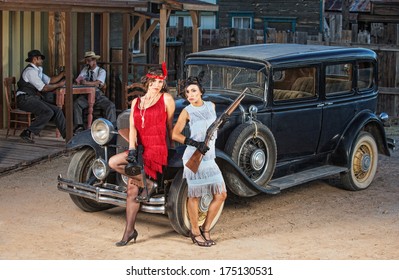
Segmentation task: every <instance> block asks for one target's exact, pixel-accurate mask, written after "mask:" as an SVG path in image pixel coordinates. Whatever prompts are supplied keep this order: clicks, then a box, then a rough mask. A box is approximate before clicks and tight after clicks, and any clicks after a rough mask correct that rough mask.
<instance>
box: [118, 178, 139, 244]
mask: <svg viewBox="0 0 399 280" xmlns="http://www.w3.org/2000/svg"><path fill="white" fill-rule="evenodd" d="M138 192H139V187H138V186H136V185H135V184H133V179H131V178H129V181H128V186H127V198H126V227H125V232H124V233H123V238H122V240H123V241H126V240H127V239H128V237H129V236H130V235H131V234H132V233H133V231H134V226H135V224H136V217H137V213H138V212H139V209H140V203H138V202H137V201H136V197H137V194H138Z"/></svg>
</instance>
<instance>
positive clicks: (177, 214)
mask: <svg viewBox="0 0 399 280" xmlns="http://www.w3.org/2000/svg"><path fill="white" fill-rule="evenodd" d="M187 193H188V186H187V182H186V180H185V179H183V169H181V170H179V172H178V173H177V174H176V176H175V178H174V180H173V182H172V185H171V186H170V189H169V192H168V197H167V207H166V208H167V214H168V217H169V221H170V223H171V225H172V227H173V229H174V230H175V231H176V232H178V233H180V234H182V235H185V236H188V235H189V232H190V219H189V216H188V211H187ZM212 199H213V196H212V194H210V195H204V196H202V197H201V198H200V201H199V209H198V224H199V225H200V226H201V225H202V224H203V223H204V222H205V219H206V217H207V214H208V208H209V204H210V203H211V201H212ZM223 205H224V204H222V206H221V207H220V209H219V211H218V213H217V214H216V216H215V218H214V220H213V221H212V225H211V229H212V228H213V227H214V226H215V225H216V223H217V221H218V220H219V217H220V215H221V214H222V210H223Z"/></svg>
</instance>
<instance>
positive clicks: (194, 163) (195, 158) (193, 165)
mask: <svg viewBox="0 0 399 280" xmlns="http://www.w3.org/2000/svg"><path fill="white" fill-rule="evenodd" d="M247 90H248V88H245V89H244V90H243V91H242V92H241V94H240V95H239V96H238V97H237V98H236V99H235V100H234V101H233V103H231V104H230V106H229V107H228V108H227V109H226V111H224V112H223V113H222V114H221V115H220V116H219V117H218V118H217V119H216V120H215V121H214V122H213V123H212V124H211V125H210V126H209V127H208V129H207V130H206V136H205V140H204V142H205V144H206V145H208V143H209V141H210V140H211V139H212V136H213V134H214V133H215V131H216V130H217V129H218V128H219V127H220V126H221V125H222V124H224V123H225V122H226V121H227V119H228V118H229V117H230V115H231V114H232V113H233V112H234V110H235V109H236V108H237V107H238V105H239V104H240V102H241V100H243V98H244V97H245V92H246V91H247ZM203 157H204V155H203V154H202V153H201V152H200V151H198V149H197V150H195V152H194V154H193V155H192V156H191V158H190V159H189V160H188V161H187V162H186V166H187V167H188V168H189V169H190V170H191V171H192V172H194V173H197V171H198V167H199V165H200V163H201V161H202V158H203Z"/></svg>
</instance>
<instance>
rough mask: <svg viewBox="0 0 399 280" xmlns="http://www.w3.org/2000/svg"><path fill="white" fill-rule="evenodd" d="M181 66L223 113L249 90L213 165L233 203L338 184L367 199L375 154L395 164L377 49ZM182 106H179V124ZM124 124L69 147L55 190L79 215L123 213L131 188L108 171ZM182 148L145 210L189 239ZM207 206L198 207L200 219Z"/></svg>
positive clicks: (244, 55)
mask: <svg viewBox="0 0 399 280" xmlns="http://www.w3.org/2000/svg"><path fill="white" fill-rule="evenodd" d="M185 67H186V75H187V76H190V75H198V74H199V73H200V72H202V71H204V73H205V76H204V80H203V85H204V87H205V89H206V93H205V96H204V99H206V100H210V101H212V102H214V103H215V104H216V109H217V111H218V114H220V113H221V112H223V111H224V110H225V109H226V108H227V107H228V106H229V105H230V104H231V102H232V101H233V100H234V99H235V98H236V97H237V96H238V95H239V94H240V93H241V92H242V91H243V90H244V89H245V88H248V89H249V90H248V91H247V93H246V96H245V98H244V99H243V100H242V102H241V104H240V106H239V107H238V109H236V110H235V111H234V113H233V114H232V115H231V117H230V118H229V121H228V122H227V123H226V124H225V125H224V126H223V127H222V128H221V129H219V131H218V138H217V143H216V147H217V162H218V164H219V166H220V168H221V170H222V173H223V176H224V178H225V180H226V185H227V187H228V189H229V190H230V191H231V192H232V193H234V194H235V195H238V196H241V197H251V196H254V195H256V194H259V193H267V194H278V193H279V192H280V191H281V190H283V189H286V188H289V187H292V186H297V185H299V184H303V183H305V182H309V181H311V180H315V179H320V178H327V177H329V176H335V177H339V178H340V183H339V184H338V185H339V186H341V187H343V188H345V189H348V190H352V191H357V190H364V189H366V188H367V187H368V186H369V185H370V184H371V182H372V181H373V178H374V176H375V174H376V171H377V163H378V154H379V153H380V154H384V155H387V156H389V155H390V151H389V149H390V148H394V143H393V141H392V140H390V139H387V138H386V136H385V130H384V122H386V121H387V119H388V116H387V115H386V114H384V113H381V114H380V115H377V114H376V105H377V97H378V79H377V77H378V72H377V71H378V66H377V56H376V54H375V53H374V52H373V51H371V50H368V49H363V48H343V47H330V46H316V45H296V44H258V45H250V46H240V47H232V48H224V49H217V50H211V51H204V52H198V53H193V54H190V55H188V56H187V58H186V61H185ZM186 105H188V103H187V101H185V100H184V99H179V98H177V99H176V113H175V117H176V119H177V116H178V115H179V113H180V112H181V110H182V108H184V107H185V106H186ZM128 121H129V110H127V111H125V112H123V113H121V114H120V115H119V117H118V120H117V124H116V127H114V126H113V125H112V124H111V123H109V122H108V121H106V120H104V119H97V120H96V121H95V122H94V123H93V125H92V127H91V131H86V132H83V133H81V134H78V135H76V136H75V137H74V138H73V139H72V140H71V141H70V142H69V144H68V145H69V147H70V148H74V149H78V151H77V152H76V153H75V154H74V156H73V158H72V160H71V163H70V166H69V168H68V172H67V175H66V178H63V177H61V176H59V178H58V189H59V190H62V191H66V192H68V193H69V194H70V196H71V198H72V200H73V202H74V203H75V204H76V205H77V206H78V207H79V208H81V209H82V210H84V211H98V210H103V209H107V208H110V207H113V206H125V198H126V188H125V186H126V181H127V180H126V178H124V177H123V176H120V175H119V174H116V173H115V172H113V171H112V170H110V169H109V167H108V164H107V161H108V159H109V158H110V157H111V156H112V155H114V154H115V153H117V152H120V151H123V150H125V149H126V148H127V142H126V140H125V139H124V138H123V137H122V134H126V129H127V128H128ZM118 131H120V132H123V131H124V133H118ZM185 133H187V134H186V135H188V133H189V131H185ZM184 148H185V147H184V146H177V147H176V148H175V149H171V150H170V155H169V164H168V168H167V172H166V173H165V174H164V177H163V178H162V180H160V182H158V183H159V185H160V188H159V191H158V193H157V194H156V195H154V196H153V197H151V199H150V201H149V202H148V203H143V204H142V206H141V211H144V212H151V213H162V214H167V215H168V217H169V220H170V222H171V225H172V227H173V228H174V229H175V230H176V231H177V232H179V233H181V234H184V235H186V234H188V231H189V221H188V216H187V210H186V198H187V184H186V182H185V180H183V179H182V169H183V166H182V161H181V156H182V153H183V151H184ZM210 201H211V197H202V198H201V203H200V209H199V211H200V212H201V213H202V215H201V217H200V219H204V217H205V215H206V212H207V207H208V205H209V203H210ZM217 220H218V217H216V219H215V223H216V222H217ZM200 222H201V221H200Z"/></svg>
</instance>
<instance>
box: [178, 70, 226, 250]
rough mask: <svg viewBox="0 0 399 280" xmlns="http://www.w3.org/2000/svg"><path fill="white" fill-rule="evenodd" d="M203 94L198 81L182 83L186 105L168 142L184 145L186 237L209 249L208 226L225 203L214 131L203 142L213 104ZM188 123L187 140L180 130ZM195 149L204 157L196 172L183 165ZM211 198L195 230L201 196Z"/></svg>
mask: <svg viewBox="0 0 399 280" xmlns="http://www.w3.org/2000/svg"><path fill="white" fill-rule="evenodd" d="M204 92H205V90H204V89H203V87H202V86H201V84H200V78H198V77H189V78H188V79H187V80H186V81H185V84H184V91H183V94H182V95H183V97H184V98H186V99H187V100H188V101H189V102H190V105H188V106H187V107H185V108H184V109H183V110H182V112H181V113H180V116H179V118H178V120H177V122H176V125H175V127H174V128H173V135H172V139H173V140H175V141H177V142H179V143H182V144H185V145H187V148H186V150H185V152H184V155H183V163H184V172H183V177H184V178H185V179H186V180H187V185H188V202H187V208H188V209H187V210H188V215H189V219H190V224H191V231H190V237H191V240H192V241H193V243H194V244H197V245H198V246H204V247H209V246H212V245H215V244H216V243H215V242H214V241H213V240H212V239H211V236H210V232H209V231H210V227H211V225H212V221H213V220H214V218H215V216H216V215H217V213H218V212H219V209H220V207H221V206H222V204H223V202H224V201H225V199H226V197H227V194H226V185H225V182H224V180H223V176H222V173H221V171H220V169H219V167H218V166H217V164H216V162H215V141H216V137H217V132H215V135H214V137H212V140H211V141H209V143H208V145H206V144H205V143H204V140H205V136H206V130H207V129H208V127H209V126H210V125H211V124H212V123H213V122H214V121H215V120H216V111H215V104H214V103H212V102H210V101H204V100H202V94H203V93H204ZM187 122H188V123H189V126H190V132H191V134H190V138H188V137H186V136H184V135H183V134H182V131H183V129H184V127H185V125H186V123H187ZM197 149H198V150H199V151H200V152H201V153H202V154H203V155H204V156H203V158H202V161H201V164H200V166H199V168H198V171H197V172H196V173H194V172H192V171H191V170H190V169H189V168H187V167H186V165H185V164H186V162H187V161H188V160H189V159H190V158H191V156H192V154H193V153H194V152H195V151H196V150H197ZM209 194H212V195H213V199H212V201H211V203H210V205H209V208H208V213H207V217H206V220H205V221H204V223H203V225H202V226H201V227H199V224H198V206H199V205H198V204H199V198H200V197H201V196H203V195H209Z"/></svg>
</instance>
